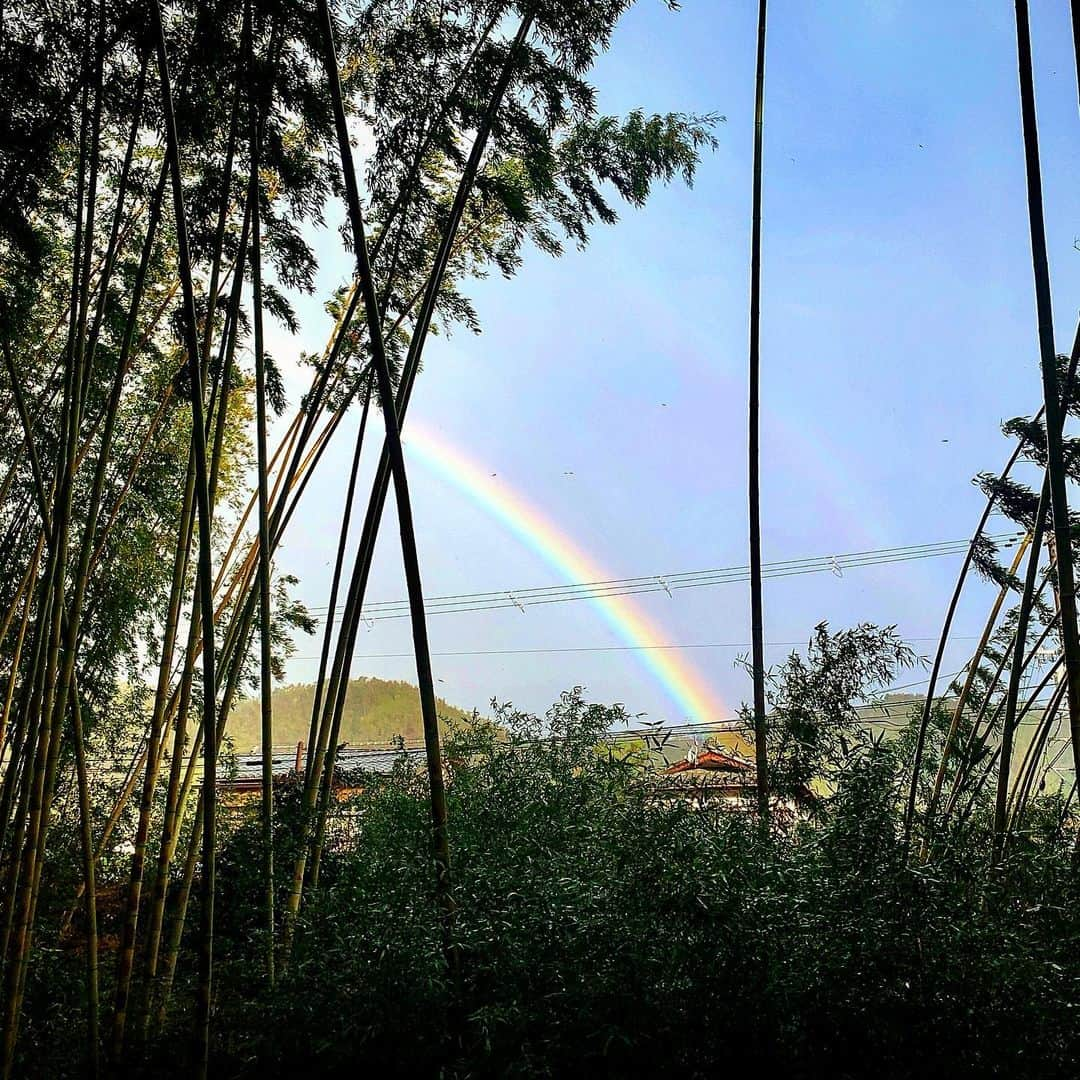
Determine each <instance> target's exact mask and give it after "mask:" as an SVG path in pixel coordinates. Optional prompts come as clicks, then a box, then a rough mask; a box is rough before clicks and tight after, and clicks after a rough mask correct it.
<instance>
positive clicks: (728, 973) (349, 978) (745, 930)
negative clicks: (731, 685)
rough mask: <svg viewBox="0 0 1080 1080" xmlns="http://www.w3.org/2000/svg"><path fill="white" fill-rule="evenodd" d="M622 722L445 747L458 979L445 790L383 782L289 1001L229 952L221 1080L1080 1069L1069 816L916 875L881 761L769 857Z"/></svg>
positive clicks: (246, 846) (577, 704)
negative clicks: (448, 938)
mask: <svg viewBox="0 0 1080 1080" xmlns="http://www.w3.org/2000/svg"><path fill="white" fill-rule="evenodd" d="M622 719H623V716H622V714H621V712H620V711H619V710H608V709H604V708H600V707H597V706H589V705H587V704H585V703H584V702H583V701H582V699H581V697H580V694H577V693H573V694H568V695H565V696H564V697H563V699H562V700H561V701H560V702H559V703H558V704H557V705H556V706H555V707H554V708H553V709H552V710H551V711H550V713H549V714H548V715H547V717H545V718H543V719H542V720H541V719H537V718H533V717H528V716H522V715H520V714H516V713H513V712H512V711H510V710H505V709H504V710H500V712H499V714H498V716H497V718H496V720H497V723H496V722H493V723H491V724H479V725H476V726H475V727H473V728H471V729H469V730H468V731H465V732H463V733H462V734H461V735H460V736H459V737H458V738H456V739H454V740H452V741H451V742H450V744H449V745H448V749H447V754H448V758H449V759H450V760H452V762H453V766H452V780H451V786H450V797H451V821H452V824H453V828H454V836H455V841H456V843H455V849H454V850H455V862H454V871H455V881H456V885H457V897H458V901H459V910H458V919H457V924H456V929H455V936H456V938H457V940H458V942H459V945H460V948H461V978H460V981H459V982H457V983H454V982H453V981H451V980H449V979H448V978H447V976H446V974H445V971H444V969H443V967H442V964H441V951H440V940H439V929H438V923H437V921H436V917H435V915H434V912H433V906H432V895H431V892H432V884H431V874H430V848H429V818H428V811H427V807H426V803H425V799H424V794H425V785H424V783H423V780H422V778H421V777H420V776H418V775H417V773H416V772H415V770H414V768H413V767H411V766H409V765H407V764H406V763H405V762H404V761H403V762H402V763H401V765H400V766H399V768H398V770H397V772H396V773H395V774H394V775H393V776H392V777H390V778H388V779H383V780H381V781H380V780H376V779H374V778H372V779H371V781H370V783H369V786H367V787H366V788H365V789H364V790H363V792H361V793H360V794H358V795H356V796H355V797H354V799H353V800H352V802H351V803H349V804H346V805H345V806H343V807H342V808H341V809H340V810H339V811H338V812H339V814H342V815H344V814H346V813H349V814H352V815H355V816H354V817H353V818H352V820H354V821H357V820H358V821H359V826H358V828H357V831H356V832H355V833H354V834H353V836H352V839H351V841H350V842H349V843H347V844H346V845H345V846H343V847H339V848H338V849H337V850H335V851H331V852H328V854H327V856H326V863H325V865H324V869H323V877H322V879H321V884H320V888H319V890H318V891H317V892H316V893H315V894H314V895H313V897H312V902H311V904H310V906H308V907H307V908H306V909H305V911H304V914H303V923H302V927H301V930H300V933H299V936H298V938H297V941H296V943H295V945H294V951H293V954H292V958H291V962H290V966H289V969H288V972H287V973H286V975H285V976H284V978H283V979H282V981H281V983H280V985H279V987H278V989H277V991H276V992H274V993H273V994H271V995H269V996H267V995H265V994H263V993H262V992H260V991H259V990H258V989H257V988H256V986H255V985H254V984H253V983H252V982H251V980H250V979H249V977H248V972H249V969H248V968H247V967H246V966H244V965H232V964H230V963H229V961H228V959H225V960H223V969H222V970H223V976H222V977H223V979H224V980H225V985H224V986H223V988H222V990H221V1000H222V1002H223V1005H222V1008H223V1009H224V1010H226V1015H225V1016H223V1017H222V1018H221V1019H222V1021H223V1022H222V1024H221V1028H222V1030H227V1031H228V1032H229V1034H228V1035H227V1036H223V1037H222V1038H221V1040H220V1041H219V1043H218V1045H217V1048H216V1053H217V1055H218V1056H217V1059H216V1067H217V1070H218V1074H219V1075H222V1076H260V1077H267V1076H288V1075H293V1074H294V1073H295V1072H297V1071H303V1072H304V1073H305V1074H307V1075H344V1074H345V1073H346V1072H349V1073H351V1072H352V1071H353V1070H355V1069H357V1068H361V1069H370V1070H374V1071H379V1072H391V1073H394V1074H396V1075H435V1074H438V1073H440V1072H442V1073H443V1074H444V1075H459V1076H494V1075H498V1076H530V1077H534V1076H567V1075H582V1074H586V1073H587V1074H589V1075H601V1076H613V1077H614V1076H658V1075H689V1076H706V1075H715V1074H716V1072H717V1071H718V1070H719V1069H721V1068H722V1069H725V1070H728V1069H737V1068H758V1069H765V1070H767V1071H766V1074H767V1075H786V1076H792V1077H798V1078H803V1077H806V1078H810V1077H825V1076H853V1077H854V1076H864V1075H867V1067H868V1063H872V1068H873V1071H874V1073H875V1074H876V1075H881V1076H884V1077H890V1078H891V1077H897V1078H899V1077H916V1076H920V1077H921V1076H946V1075H949V1076H955V1077H987V1076H1002V1077H1005V1076H1008V1077H1019V1078H1027V1077H1030V1078H1032V1080H1034V1078H1036V1077H1039V1078H1050V1077H1067V1076H1070V1075H1073V1074H1074V1073H1075V1069H1076V1067H1077V1065H1078V1064H1080V1035H1078V1034H1077V1033H1076V1031H1075V1025H1074V1024H1073V1013H1074V1011H1075V1009H1076V1007H1077V1006H1078V1004H1080V962H1078V961H1077V955H1078V954H1077V951H1076V949H1075V947H1074V946H1075V943H1076V942H1077V939H1078V936H1080V915H1078V914H1077V913H1078V912H1080V907H1078V905H1077V900H1080V897H1078V896H1077V882H1076V878H1075V874H1074V872H1073V871H1072V869H1071V865H1070V859H1071V852H1070V847H1071V838H1070V837H1069V836H1066V835H1063V834H1062V832H1061V829H1060V827H1059V819H1056V818H1053V812H1052V811H1053V809H1054V808H1053V807H1049V806H1048V808H1047V809H1046V810H1045V811H1043V812H1041V814H1042V820H1043V821H1044V827H1043V828H1042V829H1041V831H1040V832H1039V834H1038V835H1035V836H1032V838H1031V841H1030V843H1029V844H1028V845H1027V846H1026V848H1025V849H1024V850H1021V851H1017V852H1014V853H1013V856H1012V862H1011V863H1010V864H1009V866H1008V868H1007V873H1006V874H1005V875H1003V876H996V875H990V874H989V873H988V872H987V869H986V861H985V856H984V852H985V850H986V849H985V844H986V839H987V838H986V835H985V834H982V835H979V836H975V835H972V836H971V837H969V840H968V842H967V843H966V844H964V845H962V846H959V847H954V848H952V849H950V851H949V852H948V854H947V855H945V856H942V857H941V859H940V860H939V861H937V862H934V863H931V864H928V865H926V866H922V867H916V868H909V867H907V866H905V863H904V859H903V857H902V851H901V844H900V841H899V839H898V835H899V831H900V814H899V811H898V804H897V799H896V786H897V781H898V778H899V777H900V776H902V774H903V767H902V766H903V763H902V760H901V758H900V755H899V754H898V752H897V748H896V746H895V745H890V744H880V745H874V746H870V747H868V748H866V750H865V752H862V753H859V754H857V755H854V756H853V757H852V758H851V760H850V762H849V765H848V767H847V768H845V769H843V770H842V771H841V773H840V774H839V776H838V778H837V781H836V787H835V793H834V795H833V797H832V799H831V800H829V802H828V804H827V806H826V807H824V808H823V810H822V812H821V813H820V814H818V815H817V816H816V817H815V819H814V821H813V822H805V823H804V824H803V825H801V826H800V827H799V828H798V829H796V830H795V831H794V832H792V833H790V834H787V835H782V834H778V835H774V836H773V837H771V838H768V839H763V838H762V837H761V835H760V832H759V831H758V830H757V829H756V827H754V825H753V823H752V821H750V820H749V819H747V818H744V817H743V816H741V815H731V814H730V813H727V812H723V811H713V812H710V811H705V810H700V809H698V810H694V809H691V808H690V807H689V806H688V805H686V804H684V803H681V802H675V803H671V802H670V801H667V800H664V799H662V798H660V797H658V796H659V795H660V794H661V792H662V789H660V788H659V787H658V784H659V781H658V780H657V779H656V777H655V776H654V775H652V774H651V773H648V772H645V771H643V770H642V768H641V767H640V764H639V763H635V762H634V761H633V760H630V761H626V760H620V759H619V758H618V757H616V756H608V755H598V754H596V752H595V745H596V742H597V740H598V739H599V738H600V737H601V735H602V734H603V732H604V731H605V730H606V729H608V728H609V727H610V725H611V724H612V723H618V722H619V721H620V720H622ZM1056 809H1057V810H1060V805H1059V804H1058V805H1057V806H1056ZM1052 819H1053V820H1052ZM253 851H254V849H253V845H252V844H251V843H250V840H247V841H245V840H243V839H238V840H237V842H236V844H235V845H233V846H230V847H229V848H228V849H227V850H226V852H224V853H223V856H222V857H223V861H224V865H227V866H230V867H232V868H233V869H231V870H230V872H229V875H228V876H229V877H230V879H235V878H236V877H237V875H238V874H239V873H240V872H241V871H242V869H243V868H244V867H245V866H246V867H247V873H248V875H249V882H250V886H249V888H250V893H251V895H250V897H249V898H248V903H250V906H251V911H252V919H253V920H255V919H256V918H257V916H256V914H255V913H256V911H257V897H258V876H257V863H256V859H255V856H254V853H253ZM230 896H231V900H230V903H231V904H237V903H240V901H241V898H239V897H237V896H236V894H235V893H232V892H230ZM225 918H226V919H228V915H226V916H225ZM253 925H257V924H256V923H255V922H254V921H253ZM223 948H226V949H228V948H229V947H228V946H223ZM225 1003H227V1004H225ZM160 1067H162V1068H164V1059H162V1062H161V1065H160Z"/></svg>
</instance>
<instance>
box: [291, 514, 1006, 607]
mask: <svg viewBox="0 0 1080 1080" xmlns="http://www.w3.org/2000/svg"><path fill="white" fill-rule="evenodd" d="M1022 536H1023V534H1022V533H1016V532H1013V533H1001V534H997V535H995V536H991V537H988V539H990V540H992V541H993V542H994V543H996V544H997V545H998V546H999V547H1010V546H1013V545H1014V544H1016V543H1018V542H1019V541H1020V539H1021V538H1022ZM969 544H970V541H969V540H945V541H940V542H938V543H934V544H913V545H907V546H905V547H893V548H878V549H874V550H870V551H856V552H849V553H847V554H844V555H822V556H817V557H813V558H803V559H789V560H785V561H783V562H774V563H766V564H765V565H764V566H763V567H762V574H763V576H764V577H766V578H782V577H793V576H798V575H803V574H820V573H833V574H836V575H838V576H841V577H842V576H843V572H844V570H848V569H854V568H857V567H861V566H882V565H887V564H892V563H900V562H912V561H916V560H922V559H933V558H940V557H942V556H946V555H959V554H963V553H964V552H965V551H967V549H968V546H969ZM749 576H750V569H749V567H748V566H730V567H721V568H717V569H712V570H692V571H679V572H676V573H667V574H653V575H648V576H641V577H632V578H611V579H608V580H604V581H587V582H575V583H570V584H566V585H551V586H541V587H536V588H516V589H494V590H488V591H486V592H471V593H457V594H450V595H446V596H433V597H429V598H428V599H427V601H426V603H425V611H426V613H427V614H429V615H443V614H455V613H458V612H466V611H470V612H471V611H494V610H499V609H503V608H510V607H514V608H518V609H519V610H524V609H525V608H528V607H535V606H541V605H548V604H561V603H567V602H570V601H575V600H602V599H606V598H610V597H618V596H635V595H639V594H642V593H657V592H666V593H667V594H668V595H669V596H671V595H673V594H674V593H675V592H676V591H681V590H685V589H698V588H706V587H711V586H716V585H725V584H731V583H733V582H739V581H746V580H748V579H749ZM309 610H310V611H312V612H320V611H322V612H324V611H325V610H326V607H325V605H316V606H313V607H312V608H310V609H309ZM408 616H409V605H408V602H407V601H404V600H391V601H377V602H375V603H371V604H368V605H365V607H364V610H363V614H362V616H361V617H362V618H363V619H364V621H365V622H366V623H368V624H369V625H370V624H373V623H376V622H382V621H385V620H387V619H401V618H407V617H408Z"/></svg>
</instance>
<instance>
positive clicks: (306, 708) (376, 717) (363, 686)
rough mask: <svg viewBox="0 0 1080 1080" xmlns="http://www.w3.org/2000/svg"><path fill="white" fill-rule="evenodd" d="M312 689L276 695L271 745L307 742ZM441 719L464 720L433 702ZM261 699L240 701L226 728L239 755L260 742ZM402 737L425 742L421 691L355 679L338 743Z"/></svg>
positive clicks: (465, 717) (463, 714) (452, 709)
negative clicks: (421, 717) (421, 714)
mask: <svg viewBox="0 0 1080 1080" xmlns="http://www.w3.org/2000/svg"><path fill="white" fill-rule="evenodd" d="M314 696H315V687H314V685H313V684H311V683H297V684H295V685H293V686H282V687H279V688H278V689H277V690H275V691H274V742H275V743H276V744H277V745H279V746H280V745H282V744H285V743H297V742H300V741H305V742H306V741H307V737H308V729H309V727H310V724H311V703H312V701H313V700H314ZM436 702H437V704H438V708H439V717H440V719H441V720H468V719H469V717H470V714H469V713H467V712H466V711H465V710H464V709H458V708H456V707H455V706H453V705H450V704H448V703H447V702H445V701H443V699H442V698H437V699H436ZM261 726H262V723H261V719H260V706H259V699H258V698H257V697H256V698H248V699H247V700H246V701H241V702H240V703H239V704H238V705H237V706H236V708H235V709H233V712H232V715H231V716H230V717H229V723H228V725H227V727H226V729H225V730H226V734H227V735H229V736H231V737H232V739H233V743H234V745H235V747H236V749H237V751H238V752H240V753H246V752H247V751H249V750H251V749H252V748H253V747H256V746H258V745H259V744H260V742H261V741H262V740H261V736H260V730H261ZM398 735H400V736H401V737H402V738H403V739H404V740H405V742H406V743H420V742H422V741H423V738H424V729H423V724H422V722H421V719H420V697H419V691H418V690H417V689H416V687H415V686H413V685H412V684H411V683H407V682H402V681H400V680H393V681H391V680H387V679H369V678H361V679H353V680H352V681H351V682H350V683H349V689H348V693H347V694H346V695H345V711H344V713H343V714H342V717H341V741H342V742H347V743H350V744H352V745H353V746H359V745H372V744H375V745H380V746H386V745H389V744H390V743H391V742H393V740H394V738H395V737H396V736H398Z"/></svg>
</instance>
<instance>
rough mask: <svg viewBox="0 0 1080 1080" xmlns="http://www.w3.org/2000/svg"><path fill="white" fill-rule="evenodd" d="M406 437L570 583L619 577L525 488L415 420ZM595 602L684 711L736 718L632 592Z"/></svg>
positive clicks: (424, 459) (414, 450) (415, 451)
mask: <svg viewBox="0 0 1080 1080" xmlns="http://www.w3.org/2000/svg"><path fill="white" fill-rule="evenodd" d="M403 442H404V444H405V450H406V452H407V453H408V454H410V455H411V456H413V457H415V458H417V459H418V460H419V461H420V462H421V463H422V464H423V465H424V466H425V467H426V468H427V469H429V470H430V471H431V472H433V473H435V474H437V475H438V476H440V477H441V478H443V479H444V480H446V481H448V482H449V483H450V484H452V485H453V486H454V487H455V488H457V489H458V490H459V491H460V492H461V493H462V494H464V495H466V496H468V497H469V498H470V499H471V500H472V501H473V502H474V503H476V504H477V505H478V506H479V507H481V508H482V509H483V510H485V511H486V512H487V513H489V514H490V515H491V516H492V517H494V518H496V519H497V520H498V521H499V522H501V523H502V525H504V526H505V527H506V528H507V529H508V530H509V531H510V532H511V533H513V534H514V535H515V536H516V537H517V538H518V539H519V540H520V541H521V542H522V543H523V544H524V545H525V546H526V547H528V548H529V549H530V550H531V551H533V552H534V553H535V554H536V555H538V556H539V557H540V558H541V559H543V560H544V562H546V563H547V564H548V565H549V566H550V567H552V568H553V569H554V570H556V571H557V572H558V573H560V574H562V575H565V577H567V578H568V579H569V580H570V581H572V582H579V581H580V582H583V581H604V580H610V579H611V578H612V577H614V575H613V574H609V573H607V572H606V571H604V570H603V569H602V568H601V567H600V566H598V565H597V563H595V562H594V561H593V560H592V559H591V558H590V556H589V555H587V554H586V553H585V552H584V551H583V550H582V549H581V548H580V547H579V546H578V545H577V544H576V543H575V542H574V541H573V540H572V539H571V538H570V537H569V536H567V535H566V533H565V532H563V531H562V530H561V529H560V528H559V527H558V526H557V525H556V524H555V523H554V522H553V521H551V519H550V518H548V517H546V516H545V515H544V514H543V513H541V511H540V510H538V509H537V508H536V507H535V506H534V505H532V504H531V503H530V502H529V501H528V500H527V499H526V498H525V497H524V496H523V495H522V494H521V493H520V492H518V491H515V490H514V489H513V488H511V487H510V486H509V485H507V484H505V483H502V482H500V481H499V480H498V479H497V478H496V477H493V476H491V475H490V473H489V472H488V471H487V470H485V469H484V468H482V467H481V466H480V465H478V464H477V463H476V462H474V461H472V460H470V459H469V458H468V457H467V456H466V454H465V453H464V452H463V451H462V450H460V449H459V448H458V447H456V446H453V445H452V444H451V443H450V442H448V441H447V440H446V439H445V438H442V437H441V436H439V435H436V434H435V433H434V432H433V431H431V430H430V429H429V428H426V427H424V426H422V425H420V424H417V423H416V422H415V421H412V422H411V423H410V424H409V425H408V428H407V430H406V432H405V433H404V438H403ZM589 599H590V600H591V602H592V604H593V606H594V607H595V608H596V609H597V610H598V611H599V612H600V613H601V615H602V616H603V617H604V620H605V621H606V622H607V623H608V625H609V626H610V627H611V628H612V629H613V630H614V631H615V633H616V634H617V635H618V636H619V637H620V638H621V639H622V640H623V641H624V642H625V643H626V644H627V645H630V646H632V647H633V648H635V649H637V650H640V651H639V652H638V653H637V655H638V657H639V659H640V662H641V664H642V666H643V667H644V668H645V669H646V670H647V671H648V672H649V674H650V675H652V676H653V678H655V679H656V681H657V682H658V683H659V684H660V685H661V686H662V687H663V688H664V691H665V693H666V694H667V695H668V697H670V698H671V700H672V701H673V702H675V703H676V704H677V705H678V707H679V709H680V710H681V711H682V712H683V713H684V714H685V715H687V716H688V717H689V718H691V719H693V720H699V721H713V720H720V719H726V718H727V717H729V716H731V715H732V713H731V712H730V711H728V710H727V709H726V707H725V706H724V704H723V702H722V701H721V700H720V698H719V697H718V696H717V695H716V693H715V692H714V691H713V690H712V688H711V687H710V686H709V684H708V683H707V682H706V681H705V679H704V678H703V677H702V675H701V673H700V672H699V671H698V670H697V669H696V668H695V667H694V666H693V665H692V664H690V663H689V662H688V661H687V660H686V659H684V658H683V657H682V656H680V655H679V654H678V653H677V652H676V650H674V649H672V648H671V642H670V640H669V639H668V638H667V636H666V635H665V634H664V632H663V631H662V629H661V628H660V627H659V626H658V625H657V624H656V623H655V622H654V621H653V620H652V619H650V618H649V617H648V616H647V615H646V614H645V613H644V612H643V611H642V610H641V609H640V608H639V607H638V606H637V604H635V603H633V602H632V601H631V600H630V599H629V597H626V596H593V597H590V598H589Z"/></svg>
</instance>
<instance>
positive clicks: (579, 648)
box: [289, 634, 979, 660]
mask: <svg viewBox="0 0 1080 1080" xmlns="http://www.w3.org/2000/svg"><path fill="white" fill-rule="evenodd" d="M978 637H979V635H977V634H966V635H961V634H954V635H953V636H952V637H951V638H950V639H949V640H950V641H976V640H977V639H978ZM904 640H905V641H937V640H938V638H937V635H934V636H933V637H930V636H926V637H906V638H905V639H904ZM804 644H805V642H803V641H766V642H765V647H766V648H767V649H797V648H800V647H802V646H803V645H804ZM749 648H750V642H749V641H703V642H687V643H680V642H669V643H666V644H663V645H567V646H558V647H552V648H534V649H448V650H446V651H444V652H433V653H432V654H431V655H432V656H547V655H553V654H556V653H604V652H653V651H659V652H663V651H666V650H669V649H675V650H678V649H749ZM412 655H413V654H412V653H411V652H384V653H354V654H353V659H354V660H401V659H411V658H412ZM289 659H290V660H319V659H321V657H320V656H318V655H313V656H292V657H290V658H289Z"/></svg>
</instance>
